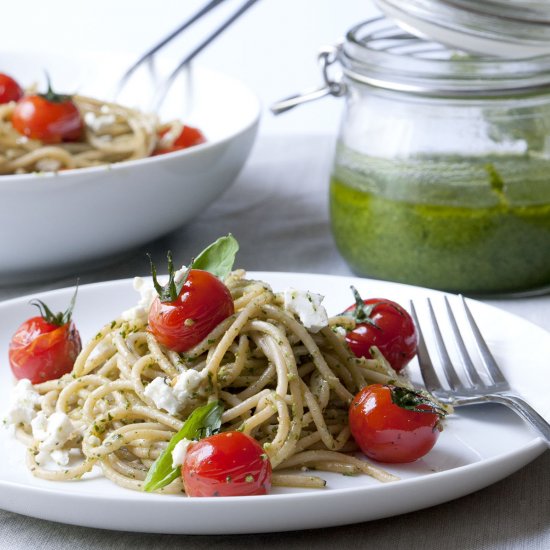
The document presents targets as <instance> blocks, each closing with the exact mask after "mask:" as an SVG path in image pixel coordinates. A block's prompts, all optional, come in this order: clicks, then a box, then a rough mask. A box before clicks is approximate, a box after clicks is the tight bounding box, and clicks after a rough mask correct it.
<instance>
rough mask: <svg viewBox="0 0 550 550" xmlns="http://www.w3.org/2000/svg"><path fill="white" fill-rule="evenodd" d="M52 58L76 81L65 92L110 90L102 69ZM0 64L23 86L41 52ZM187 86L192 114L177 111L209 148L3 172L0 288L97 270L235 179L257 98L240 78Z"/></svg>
mask: <svg viewBox="0 0 550 550" xmlns="http://www.w3.org/2000/svg"><path fill="white" fill-rule="evenodd" d="M42 57H44V58H47V56H45V55H43V56H42ZM55 59H56V61H55V63H53V62H52V67H53V72H54V74H53V75H52V80H54V79H55V81H56V82H60V81H63V77H66V76H67V75H70V77H71V78H72V80H71V79H69V80H67V79H66V78H65V82H71V83H72V82H73V81H74V82H75V84H64V86H72V87H73V89H74V88H75V87H78V90H79V92H80V93H89V90H91V89H92V88H94V86H95V88H94V93H97V92H95V90H98V89H100V88H103V89H104V90H105V92H104V93H105V94H107V93H108V90H109V89H112V81H111V82H108V81H109V77H106V80H99V79H98V75H100V74H102V72H101V64H97V63H96V64H95V65H93V67H95V69H94V70H86V71H83V74H85V75H86V78H84V77H83V78H82V79H81V80H80V81H79V80H78V77H75V74H77V73H76V72H75V70H74V69H75V64H74V62H73V64H72V65H71V63H70V62H67V63H65V62H60V61H59V59H58V57H56V58H55ZM10 62H11V63H10ZM88 62H89V60H88ZM0 63H1V65H2V66H1V67H0V70H1V71H5V72H9V73H11V74H12V76H14V77H15V78H20V79H21V82H22V83H24V84H28V83H29V81H28V78H29V74H31V73H30V70H29V69H28V66H29V64H32V66H33V67H34V70H35V73H34V74H36V67H44V65H43V64H42V65H41V64H40V61H38V62H37V56H36V55H34V54H33V55H31V56H29V55H28V54H17V55H2V56H0ZM77 65H78V64H77ZM113 66H114V65H113V64H111V65H110V66H109V68H110V69H111V71H112V70H113ZM18 67H19V68H20V69H19V70H18ZM25 67H26V68H25ZM103 67H105V65H103ZM115 72H117V71H115ZM65 73H66V74H65ZM42 74H43V73H42V71H41V72H40V73H39V74H37V75H36V76H37V77H38V78H37V80H41V77H42ZM118 74H121V73H118ZM19 75H24V77H25V78H23V76H19ZM103 76H104V75H103ZM86 82H88V85H87V84H86ZM106 82H108V84H107V83H106ZM90 83H92V84H93V85H90ZM98 83H99V84H98ZM190 84H191V87H190V88H189V90H188V91H189V92H190V94H191V96H192V98H193V101H192V111H191V112H184V109H183V107H182V109H181V111H180V113H170V115H171V116H174V115H175V116H178V115H179V118H180V119H182V120H183V121H184V122H187V123H189V124H196V125H197V126H199V127H200V128H201V130H202V131H203V132H204V133H205V135H206V137H207V139H208V142H207V143H205V144H201V145H198V146H195V147H192V148H189V149H186V150H183V151H179V152H175V153H171V154H167V155H160V156H157V157H151V158H145V159H140V160H136V161H128V162H121V163H116V164H112V165H109V166H100V167H94V168H83V169H78V170H69V171H65V172H60V173H49V174H22V175H9V176H0V283H6V282H21V281H29V280H33V279H40V278H44V277H48V276H53V275H58V274H61V273H64V272H67V271H69V270H71V269H74V268H78V269H79V270H80V271H82V270H84V269H86V268H90V267H93V265H94V263H96V262H104V261H106V260H107V259H108V258H110V257H111V258H112V257H113V256H115V255H118V254H120V253H122V252H123V251H126V250H129V249H131V248H132V247H136V246H138V245H140V244H143V243H145V242H148V241H150V240H153V239H155V238H157V237H160V236H162V235H163V234H166V233H168V232H170V231H172V230H174V229H176V228H177V227H179V226H181V225H183V224H185V223H186V222H188V221H190V220H191V219H192V218H193V217H195V216H196V215H198V214H200V212H202V211H203V210H204V208H205V207H206V206H207V205H208V204H209V203H211V202H212V201H213V200H214V199H215V198H216V197H217V196H219V195H220V194H221V193H222V192H223V191H224V190H225V189H226V188H227V187H228V186H229V185H230V184H231V183H232V182H233V181H234V179H235V177H236V176H237V174H238V173H239V171H240V169H241V168H242V166H243V164H244V162H245V161H246V158H247V156H248V154H249V152H250V150H251V147H252V145H253V142H254V138H255V136H256V132H257V128H258V121H259V115H260V105H259V101H258V99H257V97H256V96H255V95H254V94H253V93H252V92H251V91H250V90H249V89H248V88H246V87H245V86H244V85H243V84H242V83H240V82H239V81H237V80H235V79H233V78H230V77H228V76H226V75H223V74H220V73H217V72H214V71H210V70H207V69H204V68H199V69H197V68H196V67H195V68H194V69H193V78H192V79H191V80H190ZM188 85H189V82H188ZM60 91H70V89H69V90H68V89H67V88H66V87H65V89H63V90H60ZM96 97H99V96H97V95H96ZM172 103H173V102H172ZM132 105H135V103H134V104H132ZM182 106H183V103H182ZM164 118H165V116H163V119H164Z"/></svg>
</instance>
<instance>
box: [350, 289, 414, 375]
mask: <svg viewBox="0 0 550 550" xmlns="http://www.w3.org/2000/svg"><path fill="white" fill-rule="evenodd" d="M353 291H354V294H355V300H356V303H355V305H354V306H351V307H349V308H348V309H347V310H346V314H351V315H353V317H354V318H355V319H356V321H357V325H356V327H355V328H354V329H353V330H351V331H349V332H348V333H347V335H346V342H347V343H348V345H349V347H350V349H351V351H352V352H353V353H354V354H355V355H356V356H357V357H367V358H370V357H371V354H370V351H369V350H370V348H371V347H372V346H377V347H378V349H379V350H380V351H381V352H382V355H383V356H384V357H385V358H386V359H387V360H388V361H389V362H390V364H391V366H392V367H393V368H394V369H395V370H396V371H400V370H401V369H402V368H403V367H405V365H407V363H408V362H409V361H410V360H411V359H412V358H413V357H414V356H415V355H416V347H417V344H418V335H417V332H416V328H415V326H414V322H413V320H412V317H411V316H410V315H409V313H408V312H407V311H406V310H405V309H403V308H402V307H401V306H400V305H399V304H397V303H395V302H392V301H391V300H385V299H383V298H370V299H368V300H363V299H361V297H360V296H359V294H358V293H357V291H356V290H355V289H353Z"/></svg>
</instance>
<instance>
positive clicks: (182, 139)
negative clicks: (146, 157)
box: [154, 125, 206, 155]
mask: <svg viewBox="0 0 550 550" xmlns="http://www.w3.org/2000/svg"><path fill="white" fill-rule="evenodd" d="M167 132H168V130H164V131H163V132H160V134H159V137H162V136H163V135H165V134H166V133H167ZM204 142H206V138H205V137H204V134H203V133H202V132H201V131H200V130H199V129H198V128H193V126H187V125H185V126H184V127H183V130H182V131H181V133H180V135H179V136H178V137H177V138H176V139H175V140H174V143H172V145H170V146H169V147H159V148H158V149H156V150H155V152H154V155H164V154H165V153H173V152H174V151H179V150H180V149H187V148H188V147H193V145H199V144H200V143H204Z"/></svg>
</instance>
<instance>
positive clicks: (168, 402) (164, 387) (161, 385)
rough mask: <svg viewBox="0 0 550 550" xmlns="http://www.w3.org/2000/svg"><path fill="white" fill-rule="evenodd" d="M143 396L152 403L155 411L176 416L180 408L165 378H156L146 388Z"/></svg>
mask: <svg viewBox="0 0 550 550" xmlns="http://www.w3.org/2000/svg"><path fill="white" fill-rule="evenodd" d="M144 393H145V395H146V396H147V397H148V398H149V399H151V400H152V401H153V403H154V404H155V406H156V407H157V409H164V410H165V411H168V412H169V413H170V414H176V413H177V412H178V411H179V409H180V406H181V403H180V402H179V400H178V398H177V397H176V396H175V395H174V391H173V389H172V386H170V384H169V381H168V379H167V378H164V377H163V376H157V378H155V379H154V380H153V381H152V382H151V383H150V384H149V385H148V386H147V387H146V388H145V392H144Z"/></svg>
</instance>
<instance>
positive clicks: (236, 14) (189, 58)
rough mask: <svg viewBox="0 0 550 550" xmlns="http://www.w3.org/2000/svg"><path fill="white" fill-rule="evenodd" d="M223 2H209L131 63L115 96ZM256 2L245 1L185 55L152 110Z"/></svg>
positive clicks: (157, 106)
mask: <svg viewBox="0 0 550 550" xmlns="http://www.w3.org/2000/svg"><path fill="white" fill-rule="evenodd" d="M223 2H225V0H211V1H210V2H208V4H206V5H205V6H204V7H203V8H201V9H200V10H199V11H197V12H196V13H195V14H193V15H192V16H191V17H190V18H189V19H187V20H186V21H184V22H183V23H182V24H181V25H180V26H179V27H177V28H176V29H174V30H173V31H172V32H171V33H170V34H169V35H168V36H166V37H165V38H163V39H162V40H161V41H160V42H158V43H157V44H155V45H154V46H153V47H152V48H150V49H149V50H147V52H145V53H144V54H143V55H142V56H141V57H140V58H139V59H138V60H137V61H136V62H135V63H133V64H132V65H131V66H130V67H129V68H128V69H127V70H126V72H125V73H124V75H123V76H122V78H121V79H120V80H119V83H118V86H117V91H116V94H115V96H118V95H119V94H120V92H121V91H122V89H123V88H124V86H125V85H126V84H127V82H128V80H129V79H130V77H131V76H132V75H133V74H134V72H135V71H136V70H137V69H138V68H139V67H140V66H141V65H143V64H144V63H146V62H148V61H150V60H152V59H153V57H154V56H155V54H156V53H157V52H158V51H159V50H161V49H162V48H163V47H164V46H166V44H168V43H169V42H171V41H172V40H174V38H176V37H177V36H178V35H180V34H181V33H182V32H183V31H185V30H186V29H188V28H189V27H190V26H191V25H193V24H194V23H196V22H197V21H198V20H199V19H201V18H202V17H204V16H205V15H206V14H208V13H209V12H210V11H212V10H213V9H214V8H216V7H217V6H219V5H220V4H221V3H223ZM256 2H258V0H247V1H246V2H245V3H244V4H243V5H242V6H241V7H240V8H239V9H238V10H237V11H235V12H234V13H233V14H232V15H231V16H230V17H229V18H228V19H226V20H225V21H224V22H223V23H222V24H221V25H220V26H219V27H217V28H216V29H215V30H214V31H212V33H211V34H210V35H208V36H207V37H206V38H205V39H204V40H203V41H202V42H200V43H199V44H198V45H197V46H196V47H195V48H194V49H193V50H192V51H191V52H190V53H189V54H187V55H186V56H185V57H184V58H183V59H182V60H181V61H180V62H179V63H178V65H177V66H176V68H175V69H174V70H173V71H172V72H171V73H170V75H169V76H168V78H166V79H165V80H164V81H163V82H162V83H161V84H160V86H159V87H158V88H157V91H156V94H155V98H154V100H153V106H154V110H158V108H159V107H160V106H161V104H162V102H163V101H164V98H165V97H166V94H167V93H168V91H169V89H170V87H171V86H172V84H173V83H174V80H175V79H176V78H177V76H178V74H179V73H180V71H181V70H182V69H183V68H184V67H185V66H186V65H188V64H189V63H190V62H191V61H192V60H193V59H194V58H195V57H196V56H197V55H198V54H199V53H200V52H202V50H204V49H205V48H206V47H207V46H208V45H209V44H210V43H211V42H213V41H214V40H215V39H216V38H217V37H218V36H219V35H220V34H221V33H222V32H223V31H224V30H225V29H227V28H228V27H229V26H230V25H231V24H233V23H234V22H235V21H236V20H237V19H238V18H239V17H240V16H241V15H242V14H243V13H245V12H246V11H247V10H248V9H249V8H251V7H252V6H253V5H254V4H255V3H256Z"/></svg>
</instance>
